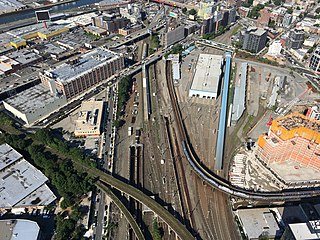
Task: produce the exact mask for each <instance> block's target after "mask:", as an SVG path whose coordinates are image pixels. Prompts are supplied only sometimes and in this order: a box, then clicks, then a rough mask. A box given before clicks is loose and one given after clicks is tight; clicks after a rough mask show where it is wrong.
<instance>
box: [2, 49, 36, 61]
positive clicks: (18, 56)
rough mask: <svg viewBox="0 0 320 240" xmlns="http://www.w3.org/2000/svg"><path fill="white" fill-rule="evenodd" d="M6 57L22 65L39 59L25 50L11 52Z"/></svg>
mask: <svg viewBox="0 0 320 240" xmlns="http://www.w3.org/2000/svg"><path fill="white" fill-rule="evenodd" d="M8 56H9V57H10V58H12V59H14V60H16V61H17V62H19V63H21V64H22V65H26V64H29V63H32V62H34V61H37V60H40V59H41V56H39V55H38V54H36V53H34V52H31V51H29V50H26V49H23V50H20V51H15V52H12V53H10V54H9V55H8Z"/></svg>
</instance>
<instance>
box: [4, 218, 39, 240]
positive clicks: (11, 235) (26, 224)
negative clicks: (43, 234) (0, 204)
mask: <svg viewBox="0 0 320 240" xmlns="http://www.w3.org/2000/svg"><path fill="white" fill-rule="evenodd" d="M39 232H40V228H39V226H38V224H37V223H36V222H33V221H30V220H25V219H7V220H0V239H1V240H12V239H14V240H37V239H38V235H39Z"/></svg>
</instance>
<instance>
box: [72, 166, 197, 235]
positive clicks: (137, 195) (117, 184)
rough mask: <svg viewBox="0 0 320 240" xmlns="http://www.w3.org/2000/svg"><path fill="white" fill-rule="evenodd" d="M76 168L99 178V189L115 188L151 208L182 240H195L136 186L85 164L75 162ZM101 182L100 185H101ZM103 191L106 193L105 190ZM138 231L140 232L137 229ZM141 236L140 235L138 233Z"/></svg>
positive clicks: (171, 216)
mask: <svg viewBox="0 0 320 240" xmlns="http://www.w3.org/2000/svg"><path fill="white" fill-rule="evenodd" d="M74 164H75V166H77V168H81V169H82V170H84V171H85V172H87V173H88V174H89V175H90V176H92V177H95V178H98V179H99V181H98V185H99V187H103V185H101V183H104V184H108V185H110V186H112V187H113V188H115V189H117V190H119V191H120V192H123V193H125V194H127V195H128V196H130V197H132V198H134V199H135V200H137V201H139V202H140V203H142V204H144V205H145V206H147V207H148V208H150V209H151V210H152V211H153V212H154V213H155V214H156V215H158V216H159V217H160V218H161V219H162V220H163V221H164V222H165V223H166V224H167V225H168V226H169V227H170V228H171V229H172V231H173V232H175V233H176V234H177V235H178V236H179V237H180V238H181V239H183V240H194V239H195V238H194V237H193V236H192V234H191V233H190V232H189V231H188V230H187V228H186V227H185V226H184V225H183V224H182V223H181V222H179V221H178V219H176V218H175V216H173V215H172V214H171V213H170V212H169V211H168V210H167V209H166V208H164V207H163V206H161V205H160V204H159V203H158V202H156V201H155V200H154V199H153V198H151V197H149V196H147V195H146V194H145V193H143V192H142V191H140V190H139V189H137V188H135V187H134V186H131V185H129V184H128V183H126V182H124V181H121V180H119V179H117V178H115V177H114V176H112V175H109V174H106V173H104V172H102V171H100V170H98V169H96V168H92V167H88V166H85V165H84V164H83V163H79V162H75V161H74ZM99 182H100V183H99ZM102 190H104V191H106V189H105V188H103V189H102ZM136 231H138V230H137V229H136ZM138 234H139V233H138Z"/></svg>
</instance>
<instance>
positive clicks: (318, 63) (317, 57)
mask: <svg viewBox="0 0 320 240" xmlns="http://www.w3.org/2000/svg"><path fill="white" fill-rule="evenodd" d="M309 67H310V68H311V69H312V70H314V71H316V72H318V73H319V72H320V48H319V47H317V48H316V50H315V51H314V52H313V54H312V56H311V58H310V63H309Z"/></svg>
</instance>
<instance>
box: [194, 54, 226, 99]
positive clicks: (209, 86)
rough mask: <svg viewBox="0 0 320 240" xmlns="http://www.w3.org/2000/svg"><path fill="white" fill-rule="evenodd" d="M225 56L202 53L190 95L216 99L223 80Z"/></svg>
mask: <svg viewBox="0 0 320 240" xmlns="http://www.w3.org/2000/svg"><path fill="white" fill-rule="evenodd" d="M222 64H223V57H222V56H220V55H212V54H200V55H199V58H198V61H197V66H196V69H195V74H194V76H193V81H192V85H191V88H190V90H189V97H200V98H210V99H216V98H217V97H218V93H219V87H220V82H221V69H222Z"/></svg>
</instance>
